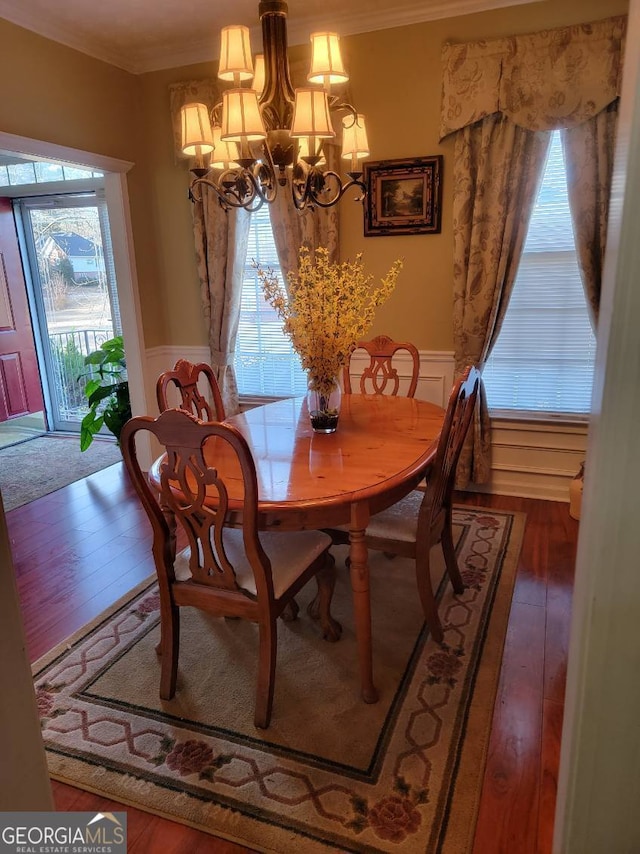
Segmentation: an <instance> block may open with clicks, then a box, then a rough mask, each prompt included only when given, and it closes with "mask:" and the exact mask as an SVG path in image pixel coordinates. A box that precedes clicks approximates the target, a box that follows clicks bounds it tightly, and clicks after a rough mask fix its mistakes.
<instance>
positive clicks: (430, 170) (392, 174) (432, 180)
mask: <svg viewBox="0 0 640 854" xmlns="http://www.w3.org/2000/svg"><path fill="white" fill-rule="evenodd" d="M363 180H364V183H365V185H366V187H367V201H366V205H365V212H364V235H365V237H383V236H385V235H395V234H438V233H439V232H440V229H441V206H442V155H441V154H436V155H434V156H432V157H413V158H409V159H406V160H379V161H376V162H373V163H365V164H364V178H363Z"/></svg>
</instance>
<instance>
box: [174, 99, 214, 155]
mask: <svg viewBox="0 0 640 854" xmlns="http://www.w3.org/2000/svg"><path fill="white" fill-rule="evenodd" d="M180 126H181V134H182V150H183V152H184V153H185V154H188V155H190V156H191V157H193V156H194V155H200V154H208V153H209V152H210V151H213V134H212V132H211V123H210V122H209V112H208V110H207V108H206V106H205V105H204V104H185V105H184V106H183V107H181V108H180Z"/></svg>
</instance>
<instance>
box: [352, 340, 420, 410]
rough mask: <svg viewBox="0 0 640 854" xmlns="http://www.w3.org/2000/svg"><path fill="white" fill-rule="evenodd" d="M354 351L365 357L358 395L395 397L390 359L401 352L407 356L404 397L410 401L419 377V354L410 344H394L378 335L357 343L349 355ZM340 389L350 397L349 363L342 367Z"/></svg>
mask: <svg viewBox="0 0 640 854" xmlns="http://www.w3.org/2000/svg"><path fill="white" fill-rule="evenodd" d="M358 350H365V351H366V352H367V353H368V355H369V364H368V365H367V366H366V368H365V369H364V371H363V372H362V375H361V376H360V381H359V384H358V390H359V392H360V394H393V395H397V394H398V392H399V390H400V377H399V376H398V371H397V368H396V367H395V365H394V362H393V359H394V356H395V355H396V353H398V352H402V351H404V352H406V353H408V354H409V355H410V356H411V362H412V368H411V377H410V379H409V388H408V390H407V392H406V394H405V397H414V395H415V393H416V388H417V386H418V379H419V376H420V354H419V353H418V350H417V348H416V347H415V346H414V345H413V344H410V343H409V342H408V341H394V340H393V339H391V338H389V336H388V335H378V336H377V337H376V338H373V339H372V340H371V341H359V342H358V343H357V344H356V349H355V350H354V351H353V353H356V352H357V351H358ZM353 353H352V354H351V356H352V358H353ZM343 386H344V393H345V394H351V391H352V386H351V374H350V363H349V364H347V365H345V367H344V371H343Z"/></svg>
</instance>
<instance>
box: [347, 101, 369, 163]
mask: <svg viewBox="0 0 640 854" xmlns="http://www.w3.org/2000/svg"><path fill="white" fill-rule="evenodd" d="M368 156H369V141H368V140H367V128H366V127H365V123H364V116H363V115H362V113H358V115H357V116H345V117H344V119H343V120H342V157H343V158H344V159H345V160H351V164H352V168H354V164H355V161H356V160H363V159H364V158H365V157H368Z"/></svg>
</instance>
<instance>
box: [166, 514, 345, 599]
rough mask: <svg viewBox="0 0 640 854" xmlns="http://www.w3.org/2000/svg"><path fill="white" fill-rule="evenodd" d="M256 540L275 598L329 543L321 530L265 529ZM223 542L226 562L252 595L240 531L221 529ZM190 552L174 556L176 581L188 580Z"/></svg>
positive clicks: (250, 578)
mask: <svg viewBox="0 0 640 854" xmlns="http://www.w3.org/2000/svg"><path fill="white" fill-rule="evenodd" d="M260 542H261V543H262V548H263V549H264V550H265V552H266V553H267V555H268V556H269V560H270V561H271V574H272V577H273V592H274V595H275V597H276V599H279V598H280V596H282V594H283V593H285V592H286V591H287V590H288V589H289V587H291V585H292V584H293V582H294V581H295V580H296V579H297V578H298V577H299V576H300V575H302V573H303V572H304V571H305V570H306V569H307V567H308V566H309V565H310V564H311V563H313V561H314V560H315V559H316V558H317V557H318V556H319V555H321V554H322V552H323V551H324V550H325V549H326V548H327V547H328V546H330V545H331V537H330V536H329V535H328V534H324V533H322V532H321V531H292V532H290V533H289V532H287V533H284V532H283V533H273V532H270V531H266V532H264V533H261V534H260ZM224 545H225V550H226V553H227V557H228V559H229V562H230V563H231V565H232V566H233V568H234V570H235V572H236V580H237V582H238V585H239V586H240V587H242V588H243V590H246V591H247V592H248V593H251V594H252V595H254V596H255V595H256V594H257V590H256V582H255V578H254V575H253V571H252V569H251V566H250V565H249V562H248V560H247V558H246V555H245V552H244V545H243V541H242V531H241V530H240V529H239V528H227V529H225V534H224ZM190 555H191V549H190V547H189V546H187V548H186V549H183V550H182V551H181V552H179V553H178V554H177V555H176V560H175V563H174V570H175V574H176V579H177V580H178V581H188V580H189V579H190V578H191V571H190V569H189V557H190Z"/></svg>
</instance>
